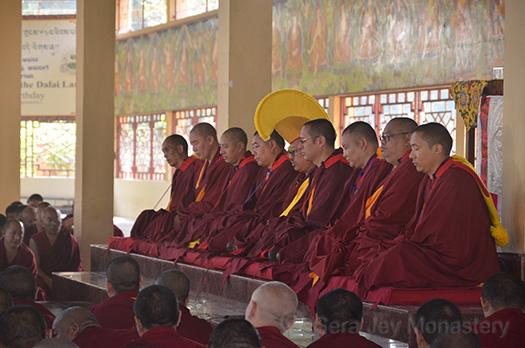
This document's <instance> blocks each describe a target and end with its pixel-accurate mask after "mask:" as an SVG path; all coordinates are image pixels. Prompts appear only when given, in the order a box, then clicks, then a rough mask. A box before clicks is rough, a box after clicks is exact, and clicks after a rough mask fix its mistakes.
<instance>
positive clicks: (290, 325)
mask: <svg viewBox="0 0 525 348" xmlns="http://www.w3.org/2000/svg"><path fill="white" fill-rule="evenodd" d="M295 319H297V316H295V315H294V316H293V317H292V320H290V322H289V323H288V325H287V326H286V328H285V329H284V331H286V330H288V329H289V328H291V327H292V325H293V324H294V323H295Z"/></svg>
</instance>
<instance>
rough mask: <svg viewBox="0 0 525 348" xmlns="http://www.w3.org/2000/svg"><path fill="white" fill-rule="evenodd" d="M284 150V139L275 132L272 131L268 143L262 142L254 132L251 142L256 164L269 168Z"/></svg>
mask: <svg viewBox="0 0 525 348" xmlns="http://www.w3.org/2000/svg"><path fill="white" fill-rule="evenodd" d="M283 150H284V139H283V137H281V135H280V134H279V133H277V131H273V132H272V134H271V135H270V139H268V141H264V140H263V139H262V138H261V137H260V135H259V133H257V132H255V134H254V136H253V140H252V152H253V156H254V157H255V160H256V161H257V164H258V165H260V166H261V167H268V168H270V167H271V166H272V165H273V162H274V161H275V159H276V158H277V156H278V155H279V154H280V153H281V152H282V151H283Z"/></svg>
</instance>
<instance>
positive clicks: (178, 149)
mask: <svg viewBox="0 0 525 348" xmlns="http://www.w3.org/2000/svg"><path fill="white" fill-rule="evenodd" d="M175 149H176V150H177V153H178V154H179V155H182V154H183V153H184V147H183V146H182V145H180V144H179V145H177V147H175Z"/></svg>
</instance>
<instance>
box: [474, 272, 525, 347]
mask: <svg viewBox="0 0 525 348" xmlns="http://www.w3.org/2000/svg"><path fill="white" fill-rule="evenodd" d="M481 307H482V308H483V314H484V315H485V319H483V320H482V321H481V322H480V323H479V324H476V325H474V327H473V328H472V329H473V331H474V332H475V333H476V334H477V335H478V337H479V340H480V342H481V346H482V347H487V348H500V347H508V348H518V347H522V346H523V342H525V318H524V317H523V310H524V308H525V285H523V282H522V281H521V280H520V279H518V278H517V277H515V276H513V275H511V274H509V273H504V272H501V273H496V274H493V275H491V276H490V277H489V278H488V279H487V280H486V281H485V282H484V283H483V287H482V288H481Z"/></svg>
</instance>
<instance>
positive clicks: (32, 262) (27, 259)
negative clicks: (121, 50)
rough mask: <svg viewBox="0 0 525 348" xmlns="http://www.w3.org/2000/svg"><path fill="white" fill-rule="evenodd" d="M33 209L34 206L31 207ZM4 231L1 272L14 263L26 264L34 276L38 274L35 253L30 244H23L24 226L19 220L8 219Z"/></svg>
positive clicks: (0, 257)
mask: <svg viewBox="0 0 525 348" xmlns="http://www.w3.org/2000/svg"><path fill="white" fill-rule="evenodd" d="M29 209H33V208H29ZM0 231H1V232H2V239H1V244H2V245H0V272H3V271H4V270H5V269H6V268H7V267H9V266H13V265H20V266H24V267H25V268H27V269H29V271H31V272H32V273H33V277H36V276H37V275H38V267H37V264H36V259H35V255H34V254H33V252H32V251H31V249H29V247H28V246H26V245H25V244H22V240H23V239H24V226H23V225H22V223H20V221H18V220H12V219H11V220H7V222H6V223H5V225H4V228H3V229H0Z"/></svg>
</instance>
